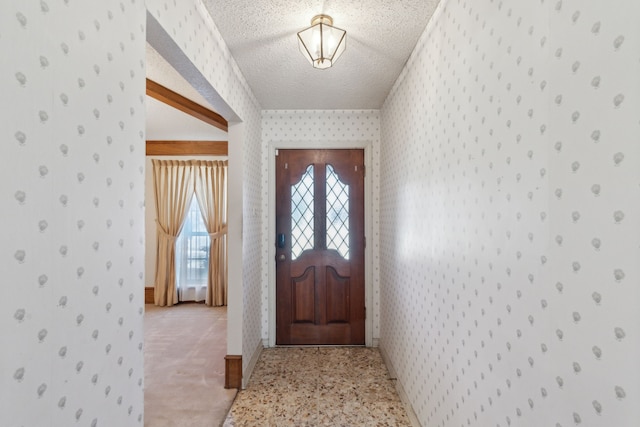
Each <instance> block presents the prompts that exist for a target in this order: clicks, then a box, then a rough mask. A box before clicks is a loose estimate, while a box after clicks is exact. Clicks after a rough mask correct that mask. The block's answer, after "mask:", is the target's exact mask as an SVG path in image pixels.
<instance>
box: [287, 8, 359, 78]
mask: <svg viewBox="0 0 640 427" xmlns="http://www.w3.org/2000/svg"><path fill="white" fill-rule="evenodd" d="M346 44H347V32H346V31H344V30H341V29H340V28H336V27H334V26H333V19H332V18H331V17H330V16H328V15H316V16H314V17H313V19H311V26H310V27H309V28H307V29H305V30H302V31H300V32H299V33H298V47H299V48H300V52H302V54H303V55H304V56H305V58H307V61H309V62H310V63H311V65H313V68H320V69H325V68H329V67H331V66H332V65H333V64H334V63H335V62H336V61H337V60H338V58H339V57H340V55H342V52H344V49H345V47H346Z"/></svg>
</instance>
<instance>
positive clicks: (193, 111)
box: [147, 79, 229, 132]
mask: <svg viewBox="0 0 640 427" xmlns="http://www.w3.org/2000/svg"><path fill="white" fill-rule="evenodd" d="M147 95H149V96H150V97H152V98H155V99H157V100H158V101H161V102H164V103H165V104H167V105H170V106H172V107H173V108H176V109H178V110H180V111H182V112H183V113H186V114H189V115H190V116H193V117H195V118H196V119H200V120H202V121H203V122H205V123H208V124H210V125H211V126H215V127H217V128H218V129H221V130H223V131H225V132H228V131H229V123H228V122H227V121H226V120H225V118H224V117H222V116H221V115H220V114H218V113H216V112H213V111H211V110H209V109H208V108H205V107H203V106H202V105H200V104H196V103H195V102H193V101H192V100H190V99H187V98H185V97H184V96H182V95H180V94H178V93H176V92H174V91H172V90H171V89H168V88H166V87H164V86H162V85H161V84H158V83H156V82H154V81H153V80H149V79H147Z"/></svg>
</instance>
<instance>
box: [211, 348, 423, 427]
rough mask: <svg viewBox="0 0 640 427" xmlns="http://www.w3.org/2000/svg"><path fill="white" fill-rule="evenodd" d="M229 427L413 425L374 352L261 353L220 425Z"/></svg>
mask: <svg viewBox="0 0 640 427" xmlns="http://www.w3.org/2000/svg"><path fill="white" fill-rule="evenodd" d="M224 426H225V427H233V426H237V427H240V426H246V427H253V426H261V427H262V426H265V427H266V426H273V427H286V426H327V427H329V426H331V427H335V426H367V427H373V426H381V427H390V426H411V421H410V419H409V417H408V416H407V413H406V411H405V409H404V406H403V404H402V402H401V401H400V398H399V397H398V394H397V392H396V390H395V384H394V381H393V380H392V379H390V378H389V374H388V372H387V369H386V367H385V365H384V362H383V361H382V357H381V356H380V352H379V351H378V349H377V348H364V347H320V348H318V347H304V348H291V347H284V348H270V349H265V350H263V351H262V354H261V356H260V360H259V361H258V363H257V364H256V367H255V370H254V371H253V375H252V376H251V379H250V380H249V385H248V387H247V389H246V390H242V391H240V392H239V393H238V396H237V397H236V400H235V402H234V403H233V406H232V407H231V411H230V412H229V415H228V417H227V419H226V421H225V423H224Z"/></svg>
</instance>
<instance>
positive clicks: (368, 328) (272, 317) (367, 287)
mask: <svg viewBox="0 0 640 427" xmlns="http://www.w3.org/2000/svg"><path fill="white" fill-rule="evenodd" d="M372 147H373V141H326V142H318V141H269V147H268V153H267V159H268V161H267V163H268V167H269V196H268V197H269V206H268V232H267V233H268V234H267V236H266V238H265V242H266V244H267V247H268V258H267V261H268V265H269V272H268V273H269V274H268V277H269V286H268V290H269V295H268V311H269V313H268V316H269V338H268V346H269V347H276V263H275V259H276V247H275V236H276V161H275V159H276V150H281V149H282V150H285V149H304V150H324V149H361V150H364V165H365V171H366V172H365V176H364V235H365V239H367V238H368V239H367V240H368V242H367V245H366V247H365V250H364V301H365V306H366V307H367V317H366V319H365V322H364V336H365V345H366V346H367V347H372V346H373V316H374V313H373V268H372V267H373V265H372V260H373V233H372V224H373V218H372V214H373V206H372V203H373V197H372V190H373V188H372V183H371V176H372V175H373V174H372V173H371V171H370V170H369V168H370V166H369V165H370V164H371V156H372Z"/></svg>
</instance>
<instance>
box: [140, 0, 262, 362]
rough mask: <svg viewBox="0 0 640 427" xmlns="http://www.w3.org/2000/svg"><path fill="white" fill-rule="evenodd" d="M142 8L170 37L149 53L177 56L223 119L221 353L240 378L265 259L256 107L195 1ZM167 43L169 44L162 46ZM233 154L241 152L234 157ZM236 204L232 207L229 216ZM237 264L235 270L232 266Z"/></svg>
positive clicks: (154, 0)
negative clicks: (225, 249)
mask: <svg viewBox="0 0 640 427" xmlns="http://www.w3.org/2000/svg"><path fill="white" fill-rule="evenodd" d="M146 4H147V9H148V11H149V15H150V20H151V21H152V25H154V31H155V30H156V25H159V26H160V27H162V31H164V32H165V33H166V35H168V36H169V37H170V38H171V41H170V42H169V41H167V40H166V39H165V40H162V43H163V45H161V46H157V45H154V44H153V43H151V41H150V43H151V44H152V46H153V47H154V49H156V50H157V51H158V52H159V53H161V54H163V55H164V54H167V53H169V54H170V55H174V56H175V57H179V64H174V63H173V62H172V59H175V58H171V57H170V58H167V57H165V59H167V61H169V63H171V65H173V66H174V68H176V70H178V71H179V72H181V74H182V75H183V77H185V79H187V81H189V82H190V83H191V84H192V85H195V86H194V87H195V88H196V89H197V90H198V91H199V92H200V93H201V95H203V96H204V97H205V99H207V100H208V101H209V102H210V103H211V105H212V106H213V107H215V109H216V111H217V112H218V113H220V114H221V115H223V116H224V117H225V118H226V119H227V120H228V121H229V125H230V127H229V196H228V197H229V235H228V236H229V308H228V311H227V315H228V322H227V323H228V333H227V348H228V353H227V354H232V355H240V354H242V355H243V360H242V362H243V372H244V373H245V374H246V373H248V372H247V369H248V368H249V363H250V361H251V358H252V356H253V354H254V353H255V352H256V351H257V349H259V348H260V347H261V345H262V341H261V336H260V335H261V330H260V318H259V317H258V316H257V315H256V313H260V308H261V307H260V304H261V290H262V280H263V273H264V272H263V265H264V260H262V259H261V258H260V254H261V251H262V245H261V242H262V234H261V233H262V211H261V208H262V205H261V202H262V199H261V197H262V176H261V163H260V162H261V159H262V157H261V156H262V152H261V127H260V126H261V117H260V114H261V111H260V110H261V108H260V105H259V103H258V101H257V100H256V98H255V96H254V95H253V92H252V91H251V88H250V87H249V85H248V84H247V82H246V80H245V78H244V76H243V75H242V73H241V72H240V69H239V68H238V65H237V64H236V62H235V60H234V59H233V57H232V56H231V52H230V51H229V49H228V48H227V45H226V43H225V42H224V40H223V39H222V36H221V35H220V32H219V31H218V29H217V27H216V25H215V23H214V21H213V19H212V18H211V16H210V15H209V13H208V11H207V10H206V8H205V6H204V4H203V3H202V2H201V1H200V0H189V1H187V2H185V1H181V2H175V1H174V2H165V1H164V0H147V2H146ZM164 43H166V45H164ZM170 44H173V46H171V48H167V46H168V45H170ZM176 50H179V51H180V52H176ZM240 122H241V123H240ZM238 129H241V130H240V131H238ZM234 138H235V139H234ZM234 142H235V143H236V144H237V145H236V146H233V144H234ZM237 153H241V154H240V155H238V157H236V155H235V154H237ZM237 171H241V179H236V177H237V175H236V172H237ZM238 178H239V177H238ZM236 186H237V187H236ZM240 193H241V194H240ZM238 199H239V200H238ZM236 206H238V209H237V211H234V207H236ZM237 245H241V253H242V255H241V257H240V256H238V254H237V253H236V252H235V250H234V249H233V248H235V247H237ZM238 252H240V251H238ZM240 258H241V259H240ZM238 264H241V265H240V266H239V267H238V268H236V266H237V265H238ZM234 278H235V279H234Z"/></svg>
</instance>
